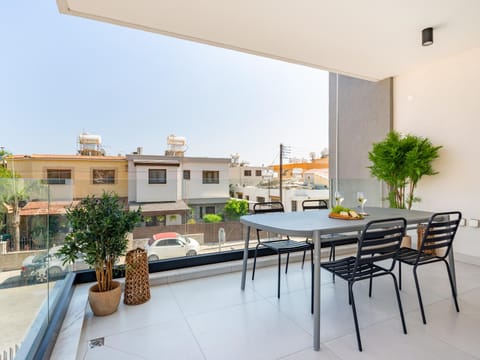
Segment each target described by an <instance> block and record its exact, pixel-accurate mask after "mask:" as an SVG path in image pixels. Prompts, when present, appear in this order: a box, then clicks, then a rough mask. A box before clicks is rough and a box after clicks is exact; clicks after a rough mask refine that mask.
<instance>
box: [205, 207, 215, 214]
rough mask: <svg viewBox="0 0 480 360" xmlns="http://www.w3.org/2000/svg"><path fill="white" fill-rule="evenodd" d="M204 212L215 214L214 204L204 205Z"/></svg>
mask: <svg viewBox="0 0 480 360" xmlns="http://www.w3.org/2000/svg"><path fill="white" fill-rule="evenodd" d="M205 214H215V206H206V207H205Z"/></svg>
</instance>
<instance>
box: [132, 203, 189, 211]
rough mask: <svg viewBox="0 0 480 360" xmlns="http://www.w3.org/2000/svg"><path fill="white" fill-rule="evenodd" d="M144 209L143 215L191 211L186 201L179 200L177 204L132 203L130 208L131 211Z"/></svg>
mask: <svg viewBox="0 0 480 360" xmlns="http://www.w3.org/2000/svg"><path fill="white" fill-rule="evenodd" d="M140 207H141V209H142V213H144V214H145V213H154V212H155V213H157V212H170V211H185V210H189V207H188V205H187V204H185V201H183V200H178V201H176V202H156V203H131V204H130V205H129V208H130V210H131V211H135V210H138V208H140Z"/></svg>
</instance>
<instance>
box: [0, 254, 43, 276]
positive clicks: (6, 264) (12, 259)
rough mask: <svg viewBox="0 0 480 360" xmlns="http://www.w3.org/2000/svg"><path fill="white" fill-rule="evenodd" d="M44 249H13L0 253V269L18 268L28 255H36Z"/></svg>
mask: <svg viewBox="0 0 480 360" xmlns="http://www.w3.org/2000/svg"><path fill="white" fill-rule="evenodd" d="M42 251H45V250H32V251H15V252H9V253H6V254H0V271H8V270H19V269H20V268H21V267H22V262H23V260H25V259H26V258H27V257H28V256H30V255H36V254H38V253H40V252H42Z"/></svg>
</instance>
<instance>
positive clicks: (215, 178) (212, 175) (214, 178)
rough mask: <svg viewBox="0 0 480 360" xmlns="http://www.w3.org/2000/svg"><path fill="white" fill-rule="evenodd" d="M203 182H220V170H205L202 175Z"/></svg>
mask: <svg viewBox="0 0 480 360" xmlns="http://www.w3.org/2000/svg"><path fill="white" fill-rule="evenodd" d="M202 183H203V184H220V171H209V170H204V171H203V176H202Z"/></svg>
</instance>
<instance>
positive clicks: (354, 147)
mask: <svg viewBox="0 0 480 360" xmlns="http://www.w3.org/2000/svg"><path fill="white" fill-rule="evenodd" d="M329 90H330V91H329V124H330V127H329V150H330V151H329V156H330V159H329V175H330V179H331V181H332V182H333V184H335V181H336V178H337V176H338V179H339V190H340V191H341V192H342V195H343V196H344V198H345V204H346V205H352V204H353V205H356V204H355V200H354V199H355V192H357V191H363V192H365V195H366V197H367V199H368V204H367V205H381V199H382V197H383V189H382V188H381V185H380V184H379V183H378V182H377V181H376V180H374V179H372V177H371V176H370V171H369V169H368V166H369V165H370V162H369V160H368V152H369V151H370V150H371V149H372V143H374V142H378V141H381V140H383V138H384V137H385V135H386V134H387V133H388V132H389V131H390V130H391V129H392V116H393V113H392V80H391V79H387V80H383V81H380V82H370V81H366V80H360V79H355V78H351V77H348V76H342V75H338V100H337V75H336V74H333V73H331V74H330V77H329ZM337 105H338V123H337ZM337 140H338V143H337ZM337 165H338V169H337ZM333 190H335V188H334V189H333Z"/></svg>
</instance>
